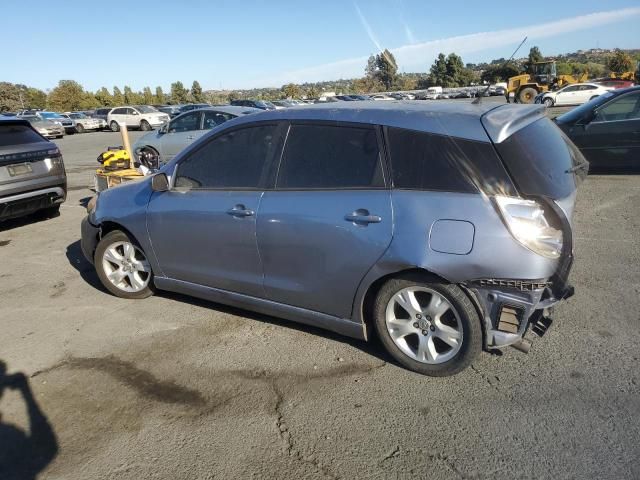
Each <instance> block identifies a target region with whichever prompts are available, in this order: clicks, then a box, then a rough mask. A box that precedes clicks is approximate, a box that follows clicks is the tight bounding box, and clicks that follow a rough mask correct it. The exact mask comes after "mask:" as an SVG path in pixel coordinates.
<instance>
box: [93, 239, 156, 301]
mask: <svg viewBox="0 0 640 480" xmlns="http://www.w3.org/2000/svg"><path fill="white" fill-rule="evenodd" d="M94 264H95V266H96V272H97V273H98V277H99V278H100V281H101V282H102V285H104V287H105V288H106V289H107V290H109V291H110V292H111V293H112V294H114V295H115V296H117V297H121V298H129V299H139V298H147V297H149V296H151V295H153V292H154V288H153V272H152V271H151V266H150V265H149V262H148V260H147V257H146V255H145V253H144V252H143V251H142V249H141V248H140V246H139V245H138V244H137V243H136V242H135V241H134V240H133V239H131V238H129V236H128V235H127V234H125V233H124V232H121V231H120V230H114V231H113V232H109V233H108V234H107V235H105V236H104V237H102V239H101V240H100V242H99V243H98V246H97V247H96V253H95V256H94Z"/></svg>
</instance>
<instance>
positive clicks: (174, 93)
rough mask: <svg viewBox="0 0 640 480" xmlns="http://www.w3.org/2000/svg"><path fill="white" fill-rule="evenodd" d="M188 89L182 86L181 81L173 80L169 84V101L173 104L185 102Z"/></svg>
mask: <svg viewBox="0 0 640 480" xmlns="http://www.w3.org/2000/svg"><path fill="white" fill-rule="evenodd" d="M188 93H189V91H188V90H187V89H186V88H184V85H183V84H182V82H180V81H178V82H174V83H172V84H171V102H172V103H173V104H176V105H177V104H180V103H186V102H187V100H188Z"/></svg>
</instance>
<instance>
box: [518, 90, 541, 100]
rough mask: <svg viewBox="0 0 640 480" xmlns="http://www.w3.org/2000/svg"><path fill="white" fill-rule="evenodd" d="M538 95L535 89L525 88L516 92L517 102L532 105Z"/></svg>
mask: <svg viewBox="0 0 640 480" xmlns="http://www.w3.org/2000/svg"><path fill="white" fill-rule="evenodd" d="M536 95H538V91H537V90H536V89H535V88H532V87H527V88H523V89H522V90H520V92H518V101H519V102H520V103H533V101H534V100H535V98H536Z"/></svg>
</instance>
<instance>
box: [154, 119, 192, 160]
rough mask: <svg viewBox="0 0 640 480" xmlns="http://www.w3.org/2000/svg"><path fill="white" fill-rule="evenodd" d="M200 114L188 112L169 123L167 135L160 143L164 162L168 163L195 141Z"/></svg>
mask: <svg viewBox="0 0 640 480" xmlns="http://www.w3.org/2000/svg"><path fill="white" fill-rule="evenodd" d="M201 116H202V114H201V112H189V113H184V114H182V115H180V116H179V117H177V118H174V119H173V120H171V122H169V126H168V129H167V133H165V134H164V135H163V136H162V139H161V141H160V148H161V150H162V151H161V152H160V155H161V156H162V158H163V160H164V161H165V162H169V161H170V160H172V159H173V157H175V156H176V155H177V154H178V153H180V152H181V151H182V150H183V149H184V148H185V147H187V146H188V145H191V143H193V142H194V140H195V139H196V133H197V131H198V130H199V129H200V123H201Z"/></svg>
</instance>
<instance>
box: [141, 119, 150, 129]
mask: <svg viewBox="0 0 640 480" xmlns="http://www.w3.org/2000/svg"><path fill="white" fill-rule="evenodd" d="M140 130H143V131H145V132H148V131H149V130H151V125H149V122H147V121H146V120H142V121H141V122H140Z"/></svg>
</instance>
